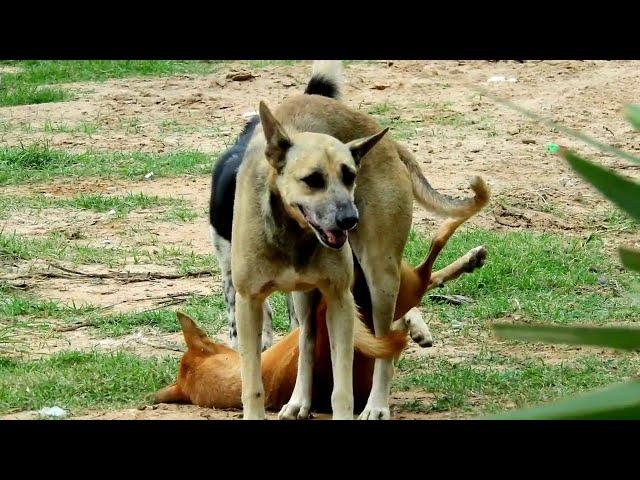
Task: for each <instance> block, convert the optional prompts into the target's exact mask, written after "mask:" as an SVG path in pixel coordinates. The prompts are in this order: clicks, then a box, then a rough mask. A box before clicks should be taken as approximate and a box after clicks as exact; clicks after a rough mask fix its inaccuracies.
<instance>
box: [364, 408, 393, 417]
mask: <svg viewBox="0 0 640 480" xmlns="http://www.w3.org/2000/svg"><path fill="white" fill-rule="evenodd" d="M390 418H391V411H390V410H389V407H369V406H367V407H365V409H364V410H363V411H362V413H361V414H360V416H359V417H358V420H389V419H390Z"/></svg>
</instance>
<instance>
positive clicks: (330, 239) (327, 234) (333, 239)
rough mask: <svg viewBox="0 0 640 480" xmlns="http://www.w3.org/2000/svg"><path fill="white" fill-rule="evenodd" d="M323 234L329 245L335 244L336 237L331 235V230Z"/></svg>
mask: <svg viewBox="0 0 640 480" xmlns="http://www.w3.org/2000/svg"><path fill="white" fill-rule="evenodd" d="M324 233H325V235H326V236H327V240H329V243H336V236H335V235H334V234H333V233H331V230H325V231H324Z"/></svg>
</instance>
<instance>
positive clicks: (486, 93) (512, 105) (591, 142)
mask: <svg viewBox="0 0 640 480" xmlns="http://www.w3.org/2000/svg"><path fill="white" fill-rule="evenodd" d="M472 88H473V89H474V90H475V91H477V92H478V93H479V94H480V95H484V96H485V97H488V98H491V99H492V100H494V101H495V102H498V103H501V104H502V105H504V106H506V107H508V108H510V109H512V110H515V111H516V112H519V113H521V114H523V115H524V116H526V117H529V118H531V119H532V120H536V121H538V122H542V123H544V124H546V125H548V126H550V127H551V128H555V129H557V130H559V131H561V132H563V133H564V134H566V135H569V136H571V137H574V138H577V139H578V140H582V141H583V142H584V143H586V144H588V145H591V146H592V147H595V148H597V149H598V150H600V151H602V152H609V153H613V154H614V155H617V156H618V157H620V158H624V159H626V160H631V161H632V162H636V163H640V157H635V156H633V155H631V154H630V153H627V152H625V151H623V150H619V149H617V148H615V147H612V146H611V145H607V144H606V143H601V142H599V141H597V140H594V139H593V138H590V137H587V136H586V135H585V134H583V133H580V132H578V131H576V130H572V129H570V128H568V127H565V126H564V125H560V124H559V123H556V122H554V121H553V120H549V119H548V118H544V117H542V116H540V115H538V114H536V113H533V112H530V111H529V110H527V109H526V108H522V107H520V106H518V105H516V104H515V103H513V102H510V101H509V100H505V99H503V98H500V97H498V96H496V95H494V94H492V93H491V92H489V91H488V90H485V89H484V88H482V87H477V86H476V87H472Z"/></svg>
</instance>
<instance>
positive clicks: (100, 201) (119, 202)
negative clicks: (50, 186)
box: [64, 193, 184, 216]
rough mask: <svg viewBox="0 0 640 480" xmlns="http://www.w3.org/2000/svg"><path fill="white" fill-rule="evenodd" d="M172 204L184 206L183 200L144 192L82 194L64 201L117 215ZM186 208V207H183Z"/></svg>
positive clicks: (65, 203)
mask: <svg viewBox="0 0 640 480" xmlns="http://www.w3.org/2000/svg"><path fill="white" fill-rule="evenodd" d="M167 205H171V206H172V207H174V208H176V207H178V206H179V207H183V201H181V200H178V199H175V198H170V197H158V196H157V195H145V194H144V193H136V194H134V193H128V194H126V195H124V196H106V195H101V194H99V193H98V194H81V195H78V196H77V197H75V198H73V199H71V200H68V201H66V202H64V206H70V207H74V208H79V209H82V210H92V211H94V212H109V211H111V210H115V211H116V215H117V216H125V215H127V214H128V213H129V212H131V211H133V210H141V209H149V208H156V207H163V206H167ZM183 208H184V207H183Z"/></svg>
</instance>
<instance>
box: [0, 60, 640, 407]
mask: <svg viewBox="0 0 640 480" xmlns="http://www.w3.org/2000/svg"><path fill="white" fill-rule="evenodd" d="M639 67H640V64H639V63H638V62H608V61H549V62H539V61H528V62H524V63H517V62H484V61H482V62H481V61H459V62H458V61H451V62H445V61H389V62H387V61H377V62H368V63H350V64H348V66H347V67H346V69H345V81H346V85H345V88H344V97H343V98H344V100H345V102H346V103H348V104H349V105H351V106H353V107H355V108H359V109H361V110H364V111H368V110H369V109H371V108H374V107H375V106H376V105H380V104H387V105H388V106H389V108H388V110H387V112H385V113H383V114H381V117H391V118H392V119H394V120H395V121H397V122H398V125H401V127H402V129H403V131H404V132H406V139H405V140H404V142H405V143H406V144H408V145H409V146H410V147H411V149H412V150H413V151H414V152H416V154H417V157H418V158H420V159H421V160H422V165H423V170H424V172H425V174H426V176H427V178H429V180H430V181H431V183H432V184H433V185H434V186H435V187H436V188H438V189H439V190H441V191H442V192H444V193H448V194H452V195H467V194H468V192H467V181H468V179H469V178H470V177H471V176H472V175H481V176H483V177H484V178H485V179H486V180H487V181H488V183H489V185H490V186H491V189H492V193H493V201H492V203H491V205H490V207H488V208H487V209H486V210H485V211H483V212H482V213H480V214H479V215H478V216H477V217H475V218H474V219H472V220H471V221H470V222H471V223H472V224H475V225H478V226H482V227H484V228H488V229H492V230H497V231H509V230H513V229H530V230H534V231H557V232H563V233H568V234H576V235H584V236H586V235H587V234H588V232H591V231H593V230H594V229H596V230H597V229H598V228H599V224H598V222H599V221H600V220H599V218H600V217H598V215H599V213H601V212H604V211H605V210H606V208H607V207H608V205H607V203H606V201H604V200H602V199H601V197H600V196H599V195H598V194H596V193H595V191H594V190H592V189H591V188H590V187H589V186H587V185H586V184H585V183H583V182H582V181H580V180H579V179H578V178H577V177H576V175H574V174H573V173H572V172H571V171H570V170H569V168H568V167H567V166H566V165H565V164H564V163H563V162H562V161H561V160H560V159H558V158H556V157H554V156H552V155H549V154H548V153H546V152H545V145H546V144H548V143H559V144H563V145H566V146H568V147H576V148H578V149H579V151H581V152H583V153H585V154H594V153H595V150H593V149H592V148H590V147H588V146H586V145H584V144H581V143H579V142H577V141H575V142H574V141H572V140H566V137H565V136H564V135H562V134H561V133H559V132H553V131H552V130H551V129H550V128H548V127H546V126H544V125H540V124H537V123H534V122H531V121H529V120H527V119H526V118H524V117H523V116H521V115H519V114H518V113H516V112H513V111H511V110H508V109H506V108H505V107H503V106H500V105H496V104H495V103H494V102H492V101H491V100H489V99H487V98H485V97H481V96H480V95H478V94H477V93H476V92H474V91H473V90H471V88H470V87H473V86H474V85H479V86H482V87H484V88H487V89H488V90H490V91H492V92H494V93H495V94H497V95H499V96H501V97H504V98H507V99H510V100H513V101H515V102H516V103H518V104H519V105H521V106H523V107H526V108H529V109H531V110H533V111H536V112H538V113H540V114H542V115H544V116H547V117H549V118H551V119H555V120H558V121H560V122H562V123H563V124H564V125H566V126H568V127H571V128H575V129H580V130H581V131H582V132H584V133H586V134H588V135H591V136H593V137H595V138H598V139H600V140H602V141H603V142H605V143H610V144H612V145H614V146H616V147H619V148H621V149H624V150H627V151H629V152H630V153H638V151H640V143H638V136H637V133H634V132H633V131H632V129H631V127H630V125H629V124H628V123H627V122H626V121H625V119H624V116H623V113H622V107H623V105H624V104H626V103H633V102H636V103H637V100H638V98H637V93H638V84H639V82H640V68H639ZM232 68H234V65H229V66H228V67H227V69H226V70H225V71H224V72H217V73H216V74H212V75H205V76H200V75H182V76H172V77H168V78H136V79H122V80H110V81H105V82H101V83H83V84H77V83H76V84H69V85H63V87H68V88H70V89H73V91H74V92H76V93H77V99H76V100H73V101H68V102H62V103H50V104H41V105H25V106H17V107H6V108H2V109H0V118H1V119H3V120H5V121H8V122H11V123H14V124H30V125H31V126H32V130H33V131H32V132H25V131H20V130H16V131H9V132H6V133H4V134H3V137H2V143H4V144H6V145H18V144H20V143H21V142H22V143H24V144H28V143H30V142H32V141H37V140H39V139H41V138H42V136H43V133H42V128H43V125H44V124H45V122H54V123H60V124H66V125H70V126H73V125H78V124H80V123H82V122H93V123H95V124H97V125H99V128H98V129H97V130H96V132H95V133H92V134H91V136H88V135H84V134H81V133H78V132H75V133H70V132H60V133H52V134H49V135H47V140H48V142H49V144H50V146H51V147H52V148H56V149H63V150H67V151H73V152H83V151H86V150H97V151H109V152H120V151H122V152H130V151H143V152H150V153H160V152H171V151H174V150H200V151H204V152H216V151H220V150H222V149H223V148H224V147H225V146H226V145H228V144H229V143H230V142H232V141H233V139H234V137H235V135H236V134H237V133H238V131H239V130H240V128H241V127H242V125H243V122H244V119H243V114H245V113H247V112H252V111H254V110H255V109H256V108H257V104H258V102H259V101H260V100H266V101H267V102H268V104H270V105H274V106H275V105H277V104H278V102H280V101H281V100H282V99H283V98H285V97H286V96H288V95H292V94H294V93H299V92H301V91H302V90H303V88H304V84H305V82H306V80H307V78H308V75H309V67H308V64H307V63H301V64H299V65H294V66H270V67H266V68H262V69H259V70H255V71H254V72H253V73H254V75H255V78H254V79H252V80H249V81H242V82H235V81H230V80H226V81H221V78H223V77H224V73H225V72H226V71H228V70H229V69H232ZM496 75H501V76H504V77H505V78H507V79H509V78H512V77H513V78H515V79H517V81H515V82H508V81H506V82H497V83H496V82H488V79H490V78H491V77H493V76H496ZM394 117H398V118H394ZM452 122H453V123H452ZM131 125H134V128H133V130H132V129H131ZM392 127H393V125H392ZM392 131H393V130H392ZM598 158H599V159H601V160H602V161H603V163H604V164H606V165H608V166H611V167H615V168H617V169H623V171H624V173H625V174H627V175H629V176H630V177H633V178H639V177H640V166H638V165H632V164H628V163H625V162H623V161H621V160H620V159H618V158H617V157H614V156H612V155H603V154H598ZM205 173H206V172H205ZM79 192H85V193H89V192H92V193H102V194H112V195H123V194H126V193H128V192H134V193H137V192H144V193H145V194H149V195H160V196H169V195H171V196H174V197H179V198H183V199H185V200H186V201H188V202H189V204H190V205H191V208H193V209H194V210H195V211H196V212H198V213H199V218H198V219H197V220H196V221H194V222H185V223H180V224H176V223H173V222H168V221H162V220H157V219H151V220H150V214H153V213H158V212H162V208H158V209H157V210H156V211H151V212H149V211H145V212H144V213H136V212H132V213H131V214H129V216H128V218H127V222H126V223H123V222H118V221H114V219H113V218H111V217H109V215H107V214H100V213H94V212H90V211H69V210H66V209H63V208H60V209H55V210H52V209H47V210H46V212H43V213H42V215H38V214H32V213H30V214H29V215H14V216H12V217H11V218H9V219H7V220H0V230H2V231H4V232H14V231H15V232H16V233H18V234H23V235H28V236H32V237H38V236H41V235H46V234H48V233H50V232H52V231H60V232H67V233H68V232H74V231H78V232H82V237H83V239H82V240H78V242H82V244H83V245H89V246H100V245H104V244H105V243H104V242H109V244H110V245H114V246H116V245H117V246H119V247H132V248H133V247H135V248H137V249H141V250H147V251H153V250H154V249H158V248H160V246H174V247H180V248H183V249H185V250H188V251H193V252H196V253H199V254H207V255H208V254H211V253H212V250H211V246H210V241H209V236H208V235H209V234H208V225H207V219H206V215H205V212H206V208H207V202H208V195H209V177H208V176H207V175H199V176H183V177H180V178H160V179H155V180H152V181H146V180H143V179H140V180H139V181H133V182H132V181H125V180H105V179H84V180H81V181H73V182H68V181H65V180H64V179H57V180H54V181H52V182H51V183H50V184H46V185H44V184H37V185H28V184H27V185H20V186H8V187H3V193H5V194H7V195H10V194H15V195H30V194H36V193H42V194H45V195H47V196H51V197H52V198H68V197H72V196H74V195H77V194H78V193H79ZM434 224H435V217H433V216H432V215H430V214H428V213H426V212H425V211H424V210H422V209H421V208H420V207H419V206H416V207H415V209H414V225H415V226H416V227H417V228H418V229H419V230H422V231H424V232H428V231H429V230H430V228H431V227H432V226H433V225H434ZM587 225H588V226H589V227H588V228H587V227H585V226H587ZM602 228H605V227H604V226H603V227H602ZM605 242H606V246H607V248H613V247H614V246H616V245H618V244H620V243H626V244H628V245H631V246H635V247H636V248H637V247H640V235H639V234H638V233H626V232H613V233H612V234H611V235H608V236H606V237H605ZM48 268H50V267H48V266H46V265H43V264H42V263H41V262H40V263H39V262H34V261H30V262H26V261H25V262H18V263H16V264H14V265H11V266H9V268H8V270H7V269H5V273H7V274H8V275H9V276H10V277H12V278H18V277H20V276H22V277H24V278H25V279H26V280H25V281H26V282H27V283H28V284H29V289H30V291H31V292H32V293H34V294H36V295H38V296H40V297H43V298H49V299H55V300H61V301H64V302H74V303H75V304H76V305H81V304H92V305H98V306H103V307H105V308H112V309H113V310H114V311H120V312H128V311H139V310H145V309H149V308H153V307H154V306H156V305H158V304H159V301H158V299H159V298H163V297H166V296H167V295H176V294H184V293H198V294H202V295H207V294H211V292H212V291H213V292H218V290H219V286H218V279H217V278H211V277H207V276H203V277H200V278H197V277H196V278H180V279H166V280H157V281H152V282H144V283H136V284H126V285H125V284H123V283H121V282H118V281H115V280H109V279H106V280H102V281H99V282H96V281H94V280H91V279H88V278H83V277H77V278H71V279H47V278H36V277H30V276H29V275H30V272H34V271H44V270H46V269H48ZM81 270H82V271H84V272H92V271H95V272H103V271H105V267H104V266H103V265H82V266H81ZM115 270H118V271H130V272H136V271H139V272H147V271H153V272H159V273H168V272H170V271H173V270H172V269H171V268H170V267H167V266H162V265H153V264H149V263H145V264H135V263H134V261H133V259H127V261H126V265H124V266H119V267H118V268H116V269H115ZM53 323H55V322H53ZM219 338H220V339H225V338H226V336H225V335H224V332H223V333H222V334H220V335H219ZM31 342H32V347H33V349H32V354H34V355H47V354H50V353H52V352H56V351H60V350H65V349H67V350H71V349H75V350H81V349H88V348H99V349H103V350H115V349H126V350H130V351H133V352H135V353H138V354H140V355H158V354H162V355H165V354H172V355H179V354H180V353H179V350H180V349H181V348H182V340H181V336H180V335H179V334H166V333H161V332H158V331H154V330H153V329H146V330H143V331H139V332H136V333H135V334H132V335H127V336H124V337H118V338H113V339H111V338H97V337H94V336H92V335H90V333H89V332H87V331H86V329H76V330H73V331H69V332H62V333H60V334H57V335H51V334H44V333H41V332H40V331H37V332H34V334H33V337H32V340H31ZM475 347H476V346H473V345H470V346H469V347H468V349H467V351H465V349H464V348H460V347H456V348H448V347H447V346H446V344H445V343H444V342H436V345H435V346H434V347H433V348H431V349H428V350H420V349H418V348H417V347H415V346H411V347H410V349H409V351H408V352H407V353H406V354H407V355H434V356H437V355H444V356H447V357H449V358H464V356H465V354H468V352H469V351H470V350H473V349H474V348H475ZM497 348H506V347H500V346H499V345H498V346H497ZM570 352H571V349H563V348H552V347H541V350H540V352H539V353H540V354H541V355H544V356H545V357H546V358H549V359H553V358H564V357H565V356H567V355H570V354H571V353H570ZM394 395H395V397H394V399H393V402H394V404H395V403H397V402H398V401H404V400H406V398H404V397H403V395H405V396H406V395H407V393H406V392H405V393H397V394H394ZM423 395H424V394H423ZM32 416H33V413H32V412H22V413H19V414H14V415H11V416H8V417H4V418H31V417H32ZM238 416H239V412H225V411H214V410H209V409H200V408H197V407H192V406H189V407H176V406H168V405H161V406H158V407H157V408H152V407H150V406H146V407H145V408H144V409H135V408H134V409H126V410H122V411H109V412H91V413H89V414H87V415H83V416H81V417H77V418H92V419H138V418H146V419H161V418H167V419H203V418H204V419H227V418H238ZM447 416H448V415H447V414H446V413H445V414H443V413H438V414H430V415H428V418H447ZM424 417H425V415H421V414H411V413H407V412H402V413H397V414H396V415H395V418H424Z"/></svg>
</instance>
